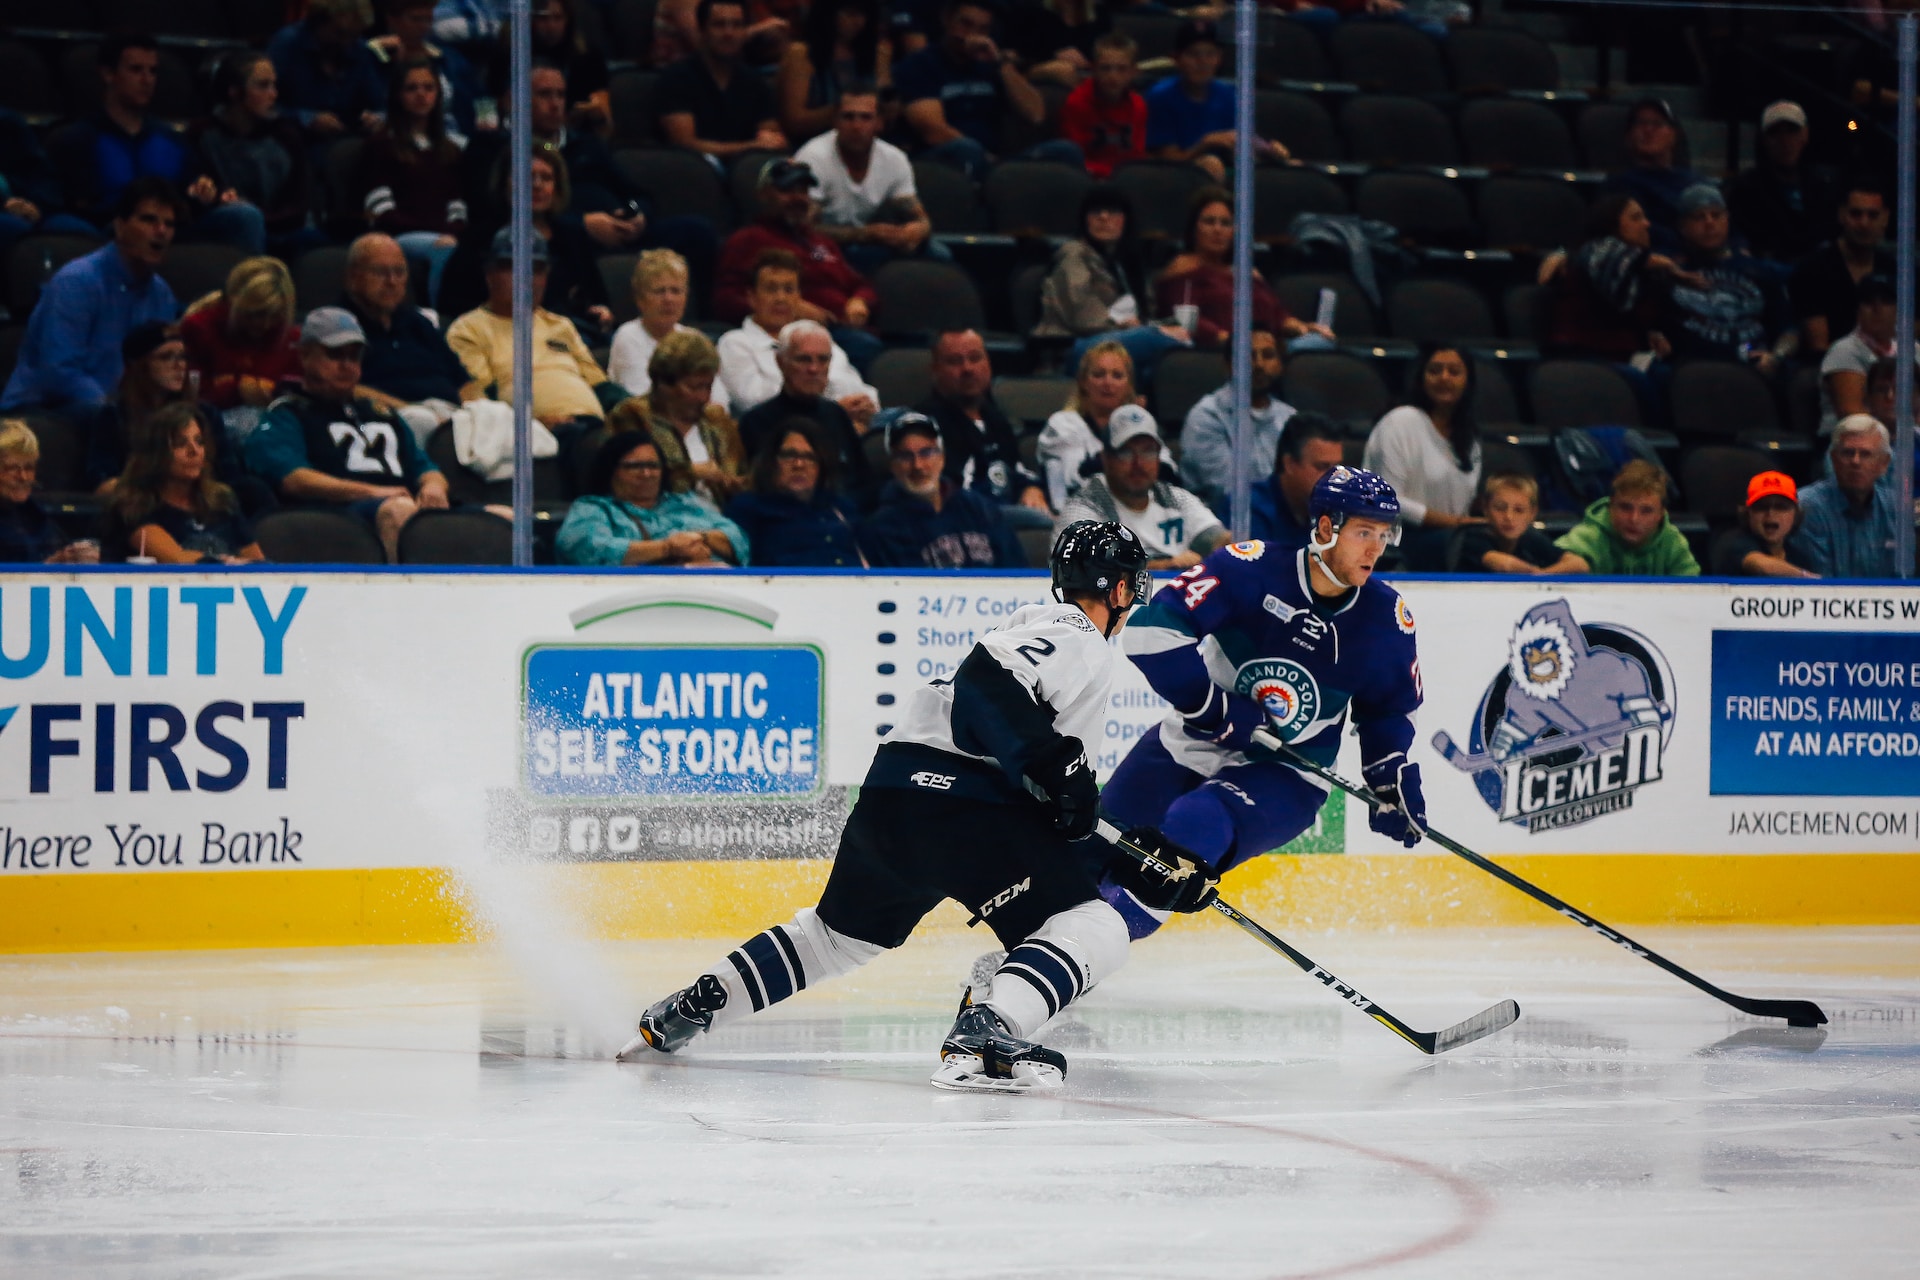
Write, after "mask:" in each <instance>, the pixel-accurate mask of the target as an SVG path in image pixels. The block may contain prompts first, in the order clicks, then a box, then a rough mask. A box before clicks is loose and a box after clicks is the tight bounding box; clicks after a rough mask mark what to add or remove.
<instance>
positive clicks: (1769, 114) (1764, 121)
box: [1760, 98, 1807, 133]
mask: <svg viewBox="0 0 1920 1280" xmlns="http://www.w3.org/2000/svg"><path fill="white" fill-rule="evenodd" d="M1777 124H1790V125H1793V126H1794V127H1795V128H1797V129H1804V128H1806V127H1807V113H1806V110H1805V108H1803V107H1802V106H1801V105H1800V104H1799V103H1797V102H1789V101H1787V100H1786V99H1785V98H1782V99H1781V100H1780V101H1778V102H1773V103H1769V104H1767V109H1766V110H1765V111H1762V112H1761V113H1760V132H1762V133H1765V132H1766V131H1767V130H1769V129H1771V128H1773V126H1775V125H1777Z"/></svg>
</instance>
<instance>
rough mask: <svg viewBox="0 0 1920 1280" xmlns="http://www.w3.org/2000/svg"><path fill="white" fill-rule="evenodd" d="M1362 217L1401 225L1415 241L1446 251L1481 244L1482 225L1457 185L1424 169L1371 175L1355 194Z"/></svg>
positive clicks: (1361, 183)
mask: <svg viewBox="0 0 1920 1280" xmlns="http://www.w3.org/2000/svg"><path fill="white" fill-rule="evenodd" d="M1353 207H1354V211H1355V212H1357V213H1358V214H1359V215H1360V216H1361V217H1363V218H1375V219H1378V220H1379V221H1381V222H1384V223H1387V224H1388V225H1390V226H1394V227H1397V228H1399V230H1400V233H1401V234H1402V235H1404V236H1407V237H1408V238H1410V239H1412V240H1413V241H1414V242H1415V243H1416V244H1421V245H1426V246H1430V247H1442V248H1449V249H1466V248H1471V247H1473V246H1474V245H1476V244H1478V243H1479V240H1480V225H1479V224H1478V223H1477V222H1475V221H1474V220H1473V208H1472V206H1471V205H1469V204H1468V203H1467V195H1466V192H1465V191H1463V190H1461V188H1460V186H1459V184H1458V183H1454V182H1449V181H1448V180H1447V179H1445V178H1441V177H1436V176H1434V175H1433V174H1427V173H1370V174H1368V175H1367V176H1366V177H1364V178H1362V179H1360V185H1359V187H1358V188H1357V189H1356V190H1355V191H1354V193H1353Z"/></svg>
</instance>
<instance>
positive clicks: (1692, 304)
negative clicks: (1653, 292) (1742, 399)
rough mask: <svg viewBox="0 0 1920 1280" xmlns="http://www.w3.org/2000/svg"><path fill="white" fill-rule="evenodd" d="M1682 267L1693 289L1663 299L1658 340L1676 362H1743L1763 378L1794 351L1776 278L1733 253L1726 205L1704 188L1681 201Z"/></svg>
mask: <svg viewBox="0 0 1920 1280" xmlns="http://www.w3.org/2000/svg"><path fill="white" fill-rule="evenodd" d="M1679 210H1680V245H1681V251H1680V254H1679V259H1678V260H1679V264H1680V266H1681V267H1682V268H1683V269H1684V270H1686V271H1688V272H1691V273H1693V274H1694V275H1695V276H1697V277H1698V278H1699V279H1698V281H1691V280H1689V281H1683V282H1680V283H1676V285H1675V286H1674V288H1673V289H1672V290H1671V291H1669V292H1668V294H1667V296H1666V300H1665V303H1664V307H1663V310H1664V312H1665V314H1664V315H1663V316H1662V318H1661V322H1660V332H1661V333H1662V334H1664V335H1665V336H1666V339H1667V341H1668V342H1670V343H1671V344H1672V345H1673V355H1672V358H1673V359H1674V360H1676V361H1679V360H1727V361H1744V362H1746V363H1748V364H1751V365H1752V366H1753V367H1754V368H1755V369H1758V370H1759V371H1760V372H1761V373H1763V374H1766V375H1768V376H1772V375H1773V373H1774V372H1775V371H1777V370H1778V369H1779V368H1780V366H1781V365H1782V364H1783V363H1784V362H1785V361H1786V360H1787V359H1789V358H1790V357H1791V356H1792V355H1793V353H1794V352H1795V351H1797V350H1799V346H1800V335H1799V334H1798V332H1796V331H1795V329H1794V327H1793V314H1792V309H1791V308H1790V307H1789V306H1788V305H1787V290H1786V285H1785V283H1784V282H1783V281H1782V280H1781V278H1780V273H1779V272H1778V271H1777V270H1775V269H1774V268H1773V267H1771V266H1770V265H1769V264H1766V263H1762V262H1760V261H1759V260H1758V259H1755V258H1752V257H1749V256H1748V255H1746V254H1744V253H1734V252H1733V250H1732V248H1731V246H1730V245H1729V243H1728V241H1729V238H1730V235H1731V231H1730V226H1729V223H1728V219H1727V202H1726V199H1725V198H1724V197H1723V196H1721V194H1720V188H1718V187H1716V186H1714V185H1713V184H1712V183H1708V182H1702V183H1699V184H1697V185H1695V186H1691V187H1688V188H1687V189H1686V190H1685V191H1683V192H1681V193H1680V205H1679Z"/></svg>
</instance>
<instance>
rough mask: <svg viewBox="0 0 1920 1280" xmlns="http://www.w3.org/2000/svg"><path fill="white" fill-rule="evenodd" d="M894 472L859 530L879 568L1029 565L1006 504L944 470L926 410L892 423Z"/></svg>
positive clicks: (943, 458)
mask: <svg viewBox="0 0 1920 1280" xmlns="http://www.w3.org/2000/svg"><path fill="white" fill-rule="evenodd" d="M887 453H888V456H889V457H890V459H891V463H890V466H891V467H892V470H893V479H892V480H890V481H888V483H887V487H886V488H884V489H882V490H881V491H880V508H879V510H877V511H875V512H874V513H873V514H872V515H870V516H868V517H867V518H866V519H865V520H862V521H861V522H860V527H859V529H858V530H857V531H856V536H857V538H858V539H859V542H860V550H861V551H862V552H864V553H865V554H866V557H867V563H868V564H870V565H872V566H873V567H874V568H876V569H1024V568H1026V567H1027V557H1026V553H1025V552H1023V551H1021V549H1020V539H1019V536H1018V535H1017V534H1015V533H1014V531H1013V530H1012V528H1010V527H1009V526H1008V524H1007V522H1006V520H1005V519H1003V518H1002V517H1001V515H1000V504H999V503H997V502H995V501H994V500H993V499H992V498H990V497H988V496H987V495H986V494H983V493H980V492H978V491H977V490H973V489H965V488H962V487H961V486H959V485H957V484H955V483H954V482H953V481H951V480H949V479H947V477H946V476H945V475H944V474H943V472H944V471H945V468H946V461H947V454H946V450H945V449H944V448H943V447H942V446H941V443H940V429H939V428H938V427H936V426H934V425H933V419H931V418H929V417H927V416H926V415H925V414H924V413H905V414H902V415H900V417H899V418H898V419H896V420H895V421H894V422H893V424H892V425H890V426H889V427H888V428H887Z"/></svg>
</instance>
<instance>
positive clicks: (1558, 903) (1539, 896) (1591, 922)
mask: <svg viewBox="0 0 1920 1280" xmlns="http://www.w3.org/2000/svg"><path fill="white" fill-rule="evenodd" d="M1253 742H1254V745H1255V746H1257V747H1260V748H1261V749H1263V750H1266V751H1271V752H1272V753H1273V754H1274V755H1276V756H1278V757H1279V758H1281V759H1282V760H1284V761H1285V762H1286V763H1288V764H1290V765H1292V766H1293V767H1294V768H1296V769H1302V770H1305V771H1306V772H1308V773H1311V774H1312V775H1313V776H1314V777H1316V778H1319V779H1320V780H1321V781H1323V782H1328V783H1331V784H1332V785H1334V786H1336V787H1338V788H1340V789H1341V790H1342V791H1344V792H1346V793H1347V794H1348V795H1350V796H1352V797H1354V798H1355V799H1357V800H1359V801H1361V802H1362V803H1363V804H1366V805H1368V806H1369V807H1372V808H1379V807H1380V798H1379V797H1378V796H1376V795H1374V794H1373V792H1372V791H1371V790H1370V789H1368V788H1367V787H1363V786H1361V785H1359V784H1358V783H1354V782H1350V781H1348V780H1347V779H1345V778H1343V777H1341V776H1340V775H1339V774H1337V773H1335V772H1334V771H1333V770H1331V769H1328V768H1326V767H1324V766H1322V765H1319V764H1316V763H1314V762H1313V761H1312V760H1309V759H1308V758H1307V757H1306V756H1304V755H1301V754H1300V753H1299V752H1298V751H1295V750H1294V749H1293V748H1292V747H1291V746H1289V745H1288V744H1286V743H1285V742H1282V741H1281V740H1280V739H1279V738H1278V737H1277V736H1275V735H1274V734H1272V733H1269V732H1268V731H1267V730H1265V729H1259V730H1256V731H1255V732H1254V735H1253ZM1422 830H1423V831H1424V833H1425V835H1426V838H1427V839H1429V840H1431V841H1433V842H1434V843H1435V844H1437V845H1439V846H1440V847H1441V848H1442V849H1445V850H1446V851H1447V852H1448V853H1451V854H1453V855H1455V856H1456V857H1460V858H1464V859H1465V860H1466V861H1468V862H1470V863H1472V864H1473V865H1474V866H1476V867H1478V868H1480V870H1482V871H1484V872H1486V873H1487V874H1488V875H1490V876H1493V877H1494V878H1495V879H1497V880H1501V881H1504V882H1505V883H1507V884H1509V885H1511V886H1513V887H1514V888H1515V889H1518V890H1519V891H1520V892H1522V893H1524V894H1526V895H1527V896H1528V897H1529V898H1532V899H1533V900H1534V901H1535V902H1539V903H1542V904H1543V905H1545V906H1548V907H1551V908H1552V909H1553V910H1555V911H1557V912H1559V913H1560V914H1561V915H1563V916H1565V917H1566V918H1567V919H1569V920H1571V921H1573V922H1574V923H1575V924H1578V925H1583V926H1585V927H1586V928H1588V929H1591V930H1593V931H1594V932H1595V933H1597V934H1599V935H1600V936H1601V937H1603V938H1605V939H1606V940H1607V941H1608V942H1611V943H1613V944H1614V945H1616V946H1619V947H1624V948H1625V949H1626V950H1628V951H1630V952H1632V953H1633V954H1634V955H1636V956H1639V957H1640V958H1641V959H1642V960H1645V961H1648V962H1649V963H1651V964H1655V965H1658V966H1659V967H1660V968H1662V969H1665V970H1666V971H1667V972H1668V973H1670V974H1672V975H1673V976H1674V977H1676V978H1678V979H1680V980H1681V981H1682V982H1685V983H1688V984H1689V985H1691V986H1693V987H1696V988H1698V989H1699V990H1701V991H1704V992H1706V993H1707V994H1708V995H1710V996H1712V997H1713V998H1714V999H1716V1000H1719V1001H1722V1002H1724V1003H1726V1004H1730V1005H1732V1006H1733V1007H1734V1008H1736V1009H1738V1010H1740V1011H1741V1012H1742V1013H1751V1014H1754V1015H1756V1016H1758V1017H1765V1018H1785V1019H1786V1020H1787V1022H1788V1024H1789V1025H1791V1026H1796V1027H1812V1026H1818V1025H1819V1024H1820V1023H1823V1022H1825V1021H1826V1020H1827V1015H1826V1014H1825V1013H1824V1012H1822V1011H1821V1009H1820V1006H1819V1005H1817V1004H1814V1003H1813V1002H1812V1001H1811V1000H1767V999H1758V998H1755V997H1753V996H1742V995H1736V994H1734V993H1733V992H1731V991H1725V990H1722V989H1721V988H1719V987H1716V986H1714V985H1713V983H1711V982H1708V981H1707V980H1706V979H1705V978H1703V977H1701V976H1700V975H1699V974H1697V973H1694V972H1692V971H1691V970H1689V969H1687V968H1685V967H1683V966H1681V965H1678V964H1675V963H1674V962H1673V961H1671V960H1669V959H1667V958H1666V957H1665V956H1663V955H1661V954H1660V953H1659V952H1657V951H1654V950H1653V949H1651V948H1649V947H1645V946H1642V945H1641V944H1640V943H1638V942H1635V941H1634V940H1633V939H1632V938H1629V937H1628V936H1627V935H1626V934H1624V933H1621V932H1620V931H1619V930H1618V929H1615V928H1613V927H1612V926H1610V925H1605V924H1602V923H1601V922H1600V921H1598V920H1596V919H1594V918H1593V917H1592V916H1590V915H1588V914H1587V913H1586V912H1584V911H1582V910H1580V909H1579V908H1578V907H1575V906H1573V905H1571V904H1569V903H1567V902H1564V901H1562V900H1561V899H1559V898H1557V897H1555V896H1554V895H1553V894H1551V893H1548V892H1547V891H1546V890H1545V889H1542V888H1541V887H1540V886H1538V885H1536V884H1534V883H1532V882H1531V881H1528V880H1525V879H1523V878H1522V877H1520V876H1518V875H1516V874H1515V873H1513V872H1511V871H1509V870H1507V869H1506V868H1505V867H1503V866H1501V865H1500V864H1499V863H1497V862H1495V861H1493V860H1492V859H1491V858H1487V857H1484V856H1482V855H1480V854H1478V853H1475V852H1474V851H1473V850H1471V849H1469V848H1467V846H1465V845H1463V844H1461V843H1460V842H1459V841H1458V840H1455V839H1453V838H1452V837H1451V836H1448V835H1447V834H1446V833H1445V832H1442V831H1437V830H1435V829H1434V828H1432V827H1425V828H1422Z"/></svg>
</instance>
